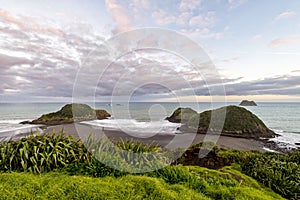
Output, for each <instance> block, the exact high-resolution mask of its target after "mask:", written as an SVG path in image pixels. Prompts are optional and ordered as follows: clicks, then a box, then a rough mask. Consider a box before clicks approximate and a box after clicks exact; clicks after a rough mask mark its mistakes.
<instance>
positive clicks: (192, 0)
mask: <svg viewBox="0 0 300 200" xmlns="http://www.w3.org/2000/svg"><path fill="white" fill-rule="evenodd" d="M201 4H202V0H181V1H180V3H179V5H178V10H179V11H180V12H187V11H194V10H200V9H201Z"/></svg>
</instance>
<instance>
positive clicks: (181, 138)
mask: <svg viewBox="0 0 300 200" xmlns="http://www.w3.org/2000/svg"><path fill="white" fill-rule="evenodd" d="M33 129H34V130H33ZM31 130H32V131H36V130H38V131H39V132H40V133H41V134H53V133H54V132H56V133H60V132H61V131H62V130H63V131H64V132H65V133H66V134H67V135H68V136H72V137H73V138H74V139H81V140H85V139H86V138H87V137H88V136H89V135H90V134H93V135H97V136H99V137H103V136H104V137H106V138H108V139H110V140H118V139H123V140H130V139H132V140H134V141H140V142H142V143H143V144H157V145H159V146H161V147H165V148H169V149H176V148H187V147H189V146H191V145H193V144H197V143H200V142H203V141H204V140H205V141H212V142H214V143H215V144H216V145H217V146H219V147H220V148H226V149H230V150H234V149H236V150H241V151H252V150H256V151H260V152H278V153H288V152H290V151H291V150H292V149H291V148H283V147H280V146H279V145H278V144H277V143H276V142H274V141H270V140H269V139H254V138H243V137H232V136H223V135H222V136H218V135H205V134H195V133H188V132H183V133H180V134H174V133H170V134H156V135H154V136H151V137H134V136H133V135H129V134H127V133H125V132H123V131H119V130H110V129H109V128H106V129H104V131H103V129H102V127H99V126H94V125H89V124H82V123H68V124H61V125H41V126H36V127H34V128H32V129H31ZM30 132H31V131H30V130H29V129H28V132H24V133H20V131H19V130H18V131H7V132H3V134H2V135H1V136H0V141H9V140H18V139H21V138H22V137H26V136H29V135H30ZM78 132H79V133H80V136H79V133H78Z"/></svg>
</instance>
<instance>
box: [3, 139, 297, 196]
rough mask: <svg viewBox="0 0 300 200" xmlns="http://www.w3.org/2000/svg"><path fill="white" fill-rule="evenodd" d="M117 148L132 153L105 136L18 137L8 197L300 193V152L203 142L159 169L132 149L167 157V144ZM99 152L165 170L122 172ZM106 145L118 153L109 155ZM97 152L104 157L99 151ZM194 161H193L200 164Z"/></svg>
mask: <svg viewBox="0 0 300 200" xmlns="http://www.w3.org/2000/svg"><path fill="white" fill-rule="evenodd" d="M115 145H116V146H117V147H119V149H121V150H126V151H117V150H113V149H110V148H111V147H110V146H109V145H107V143H106V142H105V141H104V140H101V139H99V140H94V139H92V138H89V139H88V141H87V143H86V145H83V144H82V142H81V141H76V140H74V139H73V138H71V137H70V136H67V135H64V134H52V135H36V136H34V135H31V136H29V137H26V138H22V139H21V140H18V141H9V142H2V143H1V145H0V171H1V173H0V192H1V198H4V199H20V198H22V199H97V198H99V199H103V198H108V199H162V198H163V199H283V197H284V198H288V199H297V198H298V197H299V196H297V195H299V191H300V186H299V180H300V167H299V161H300V150H296V151H294V152H291V153H288V154H277V153H260V152H256V151H251V152H241V151H232V150H227V149H221V148H219V147H217V146H214V144H212V143H200V144H197V145H194V146H192V147H190V148H189V149H188V151H186V153H185V154H183V155H182V156H181V157H180V158H179V159H177V160H176V161H174V162H173V163H172V166H167V167H163V168H160V167H161V166H157V163H158V162H150V159H153V157H151V158H149V157H147V154H145V156H144V157H142V158H141V157H132V153H133V152H151V153H152V152H154V154H153V153H152V154H151V156H154V158H157V159H158V160H161V156H162V155H161V154H162V153H161V152H162V151H161V147H158V146H153V145H142V143H140V142H134V141H122V140H119V141H115ZM200 149H202V150H203V149H204V151H205V150H210V149H211V151H210V152H209V153H208V156H207V157H204V158H199V155H198V154H199V152H203V151H200ZM95 150H97V151H99V152H104V155H102V156H103V157H102V159H104V160H107V161H109V162H117V163H116V164H118V163H119V165H120V166H121V165H122V166H123V165H124V167H125V168H124V169H126V166H127V167H129V165H134V166H137V167H138V166H140V162H143V165H142V166H147V165H148V166H149V167H154V168H155V167H157V168H158V170H156V171H152V172H147V173H143V174H131V173H128V172H124V171H119V170H117V169H114V168H111V167H109V166H107V165H105V164H103V162H99V160H98V159H97V158H95V157H94V156H93V155H92V154H91V153H90V152H94V153H95ZM107 150H109V151H111V150H113V151H112V152H110V153H109V154H105V152H106V151H107ZM198 150H199V151H198ZM197 152H198V154H197ZM170 153H172V152H170ZM95 155H96V157H97V152H96V154H95ZM98 156H99V155H98ZM119 158H121V159H119ZM205 159H206V160H205ZM212 159H213V160H212ZM191 160H194V161H193V163H191V162H190V161H191ZM199 160H200V161H199ZM201 160H204V161H203V162H201ZM129 161H130V162H129ZM225 161H226V162H225ZM201 163H202V164H201ZM208 163H213V164H208ZM220 163H221V164H220ZM152 165H156V166H152ZM191 165H195V166H191ZM204 167H208V168H211V169H207V168H204ZM273 191H274V192H273ZM275 192H276V193H277V194H276V193H275Z"/></svg>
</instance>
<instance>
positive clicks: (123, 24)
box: [105, 0, 138, 33]
mask: <svg viewBox="0 0 300 200" xmlns="http://www.w3.org/2000/svg"><path fill="white" fill-rule="evenodd" d="M135 3H138V2H135ZM105 5H106V8H107V11H108V13H109V14H110V16H111V17H112V19H113V20H114V22H115V23H116V28H115V29H114V30H113V33H118V32H123V31H128V30H130V29H132V28H133V26H132V22H131V19H130V17H129V16H128V15H127V13H126V10H125V8H124V7H123V6H122V5H121V4H120V3H119V2H118V0H105Z"/></svg>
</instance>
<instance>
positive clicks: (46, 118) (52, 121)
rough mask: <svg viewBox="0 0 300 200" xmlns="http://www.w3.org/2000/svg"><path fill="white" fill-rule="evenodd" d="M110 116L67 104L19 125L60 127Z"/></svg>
mask: <svg viewBox="0 0 300 200" xmlns="http://www.w3.org/2000/svg"><path fill="white" fill-rule="evenodd" d="M110 116H111V115H110V114H109V113H108V112H107V111H106V110H95V109H93V108H91V107H90V106H89V105H86V104H76V103H73V104H67V105H65V106H64V107H62V108H61V109H60V110H59V111H57V112H53V113H48V114H44V115H42V116H41V117H39V118H38V119H35V120H33V121H24V122H21V124H44V125H60V124H68V123H74V122H79V121H87V120H94V119H107V118H108V117H110Z"/></svg>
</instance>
